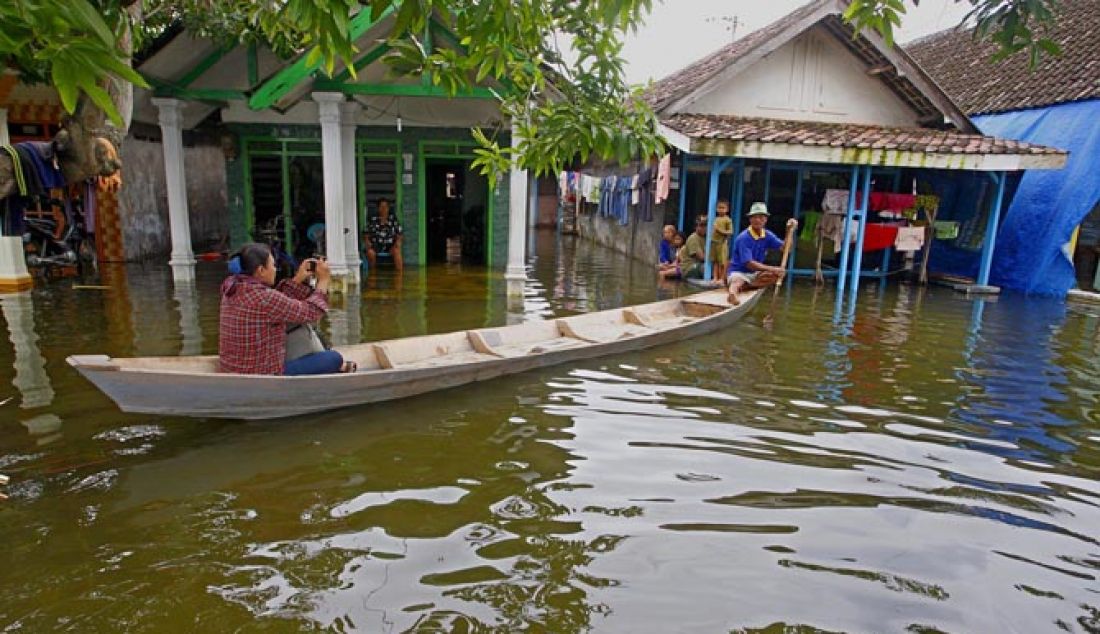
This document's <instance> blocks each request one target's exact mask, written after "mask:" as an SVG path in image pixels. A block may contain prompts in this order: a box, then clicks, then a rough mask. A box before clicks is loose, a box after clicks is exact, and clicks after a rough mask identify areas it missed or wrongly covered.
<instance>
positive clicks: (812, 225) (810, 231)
mask: <svg viewBox="0 0 1100 634" xmlns="http://www.w3.org/2000/svg"><path fill="white" fill-rule="evenodd" d="M819 222H821V212H820V211H806V212H803V213H802V232H801V233H800V234H799V235H798V239H799V240H802V241H803V242H813V241H814V240H815V239H816V238H817V224H818V223H819Z"/></svg>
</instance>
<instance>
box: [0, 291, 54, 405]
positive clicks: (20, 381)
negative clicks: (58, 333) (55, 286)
mask: <svg viewBox="0 0 1100 634" xmlns="http://www.w3.org/2000/svg"><path fill="white" fill-rule="evenodd" d="M0 310H2V311H3V314H4V321H5V322H6V323H7V326H8V339H9V340H10V341H11V343H12V347H13V348H14V353H15V354H14V357H15V358H14V363H13V364H12V365H13V367H14V370H15V376H14V377H12V380H11V384H12V386H13V387H15V389H16V390H17V391H18V392H19V396H20V403H19V406H20V407H22V408H23V409H33V408H37V407H46V406H48V405H49V404H50V403H52V402H53V398H54V391H53V387H52V386H51V385H50V377H49V375H48V374H46V359H45V358H43V356H42V354H41V352H39V349H38V334H37V333H36V332H35V327H34V302H33V301H32V300H31V292H30V291H24V292H22V293H6V294H0Z"/></svg>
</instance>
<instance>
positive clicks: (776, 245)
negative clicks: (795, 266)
mask: <svg viewBox="0 0 1100 634" xmlns="http://www.w3.org/2000/svg"><path fill="white" fill-rule="evenodd" d="M766 224H768V206H767V205H765V204H764V203H753V204H752V207H751V208H750V209H749V227H748V229H745V230H744V231H742V232H741V233H739V234H738V235H737V237H736V238H735V239H734V240H733V257H732V258H731V259H730V266H729V269H728V270H727V275H726V284H728V285H729V289H730V292H729V297H728V301H729V303H730V304H731V305H733V306H736V305H738V304H740V303H741V300H740V299H738V298H737V294H738V293H740V292H741V289H742V288H743V287H746V286H747V287H748V288H764V287H766V286H771V285H773V284H775V283H776V282H778V281H779V280H780V279H781V278H782V277H783V275H784V274H785V273H786V271H785V270H784V269H782V268H780V267H778V266H770V265H767V264H764V256H765V255H767V253H768V250H769V249H782V248H783V241H782V240H780V239H779V237H778V236H776V235H775V234H774V233H772V232H771V231H768V230H767V229H766V228H764V225H766ZM797 226H798V221H797V220H795V219H794V218H791V219H790V220H788V221H787V227H797ZM792 235H793V234H792Z"/></svg>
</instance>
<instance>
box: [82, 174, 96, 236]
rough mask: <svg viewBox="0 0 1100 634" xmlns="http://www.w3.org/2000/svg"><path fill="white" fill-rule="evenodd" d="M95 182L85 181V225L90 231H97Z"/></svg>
mask: <svg viewBox="0 0 1100 634" xmlns="http://www.w3.org/2000/svg"><path fill="white" fill-rule="evenodd" d="M95 223H96V199H95V184H94V183H93V182H92V181H91V180H88V181H87V182H85V183H84V226H85V227H87V229H88V231H89V232H90V233H95V232H96V224H95Z"/></svg>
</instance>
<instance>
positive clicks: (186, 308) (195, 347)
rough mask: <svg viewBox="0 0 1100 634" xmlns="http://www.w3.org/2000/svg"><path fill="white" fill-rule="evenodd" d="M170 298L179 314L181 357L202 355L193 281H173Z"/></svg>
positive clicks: (195, 290) (196, 290) (197, 300)
mask: <svg viewBox="0 0 1100 634" xmlns="http://www.w3.org/2000/svg"><path fill="white" fill-rule="evenodd" d="M173 287H174V290H173V293H172V297H173V299H175V301H176V307H177V308H178V309H179V313H180V339H181V340H182V345H181V346H180V355H181V356H190V355H196V354H202V326H201V325H200V324H199V292H198V289H197V288H196V286H195V281H194V279H191V280H186V281H180V280H178V279H176V280H174V283H173Z"/></svg>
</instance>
